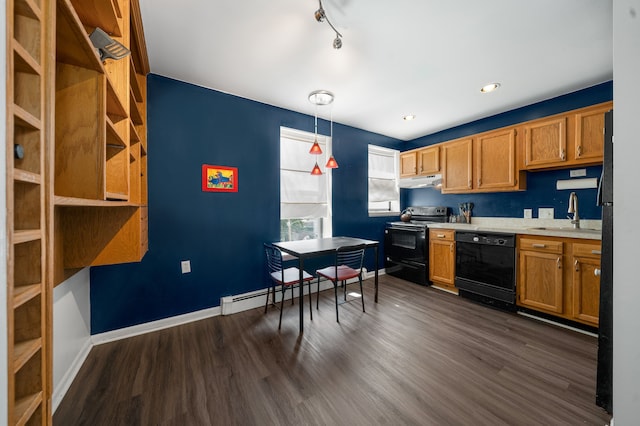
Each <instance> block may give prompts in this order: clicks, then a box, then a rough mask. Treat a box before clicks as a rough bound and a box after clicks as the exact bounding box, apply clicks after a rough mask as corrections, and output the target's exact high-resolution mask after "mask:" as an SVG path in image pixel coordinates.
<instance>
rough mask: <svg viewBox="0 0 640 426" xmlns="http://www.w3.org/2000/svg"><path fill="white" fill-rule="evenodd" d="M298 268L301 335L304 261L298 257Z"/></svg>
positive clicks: (301, 329)
mask: <svg viewBox="0 0 640 426" xmlns="http://www.w3.org/2000/svg"><path fill="white" fill-rule="evenodd" d="M299 259H300V260H299V266H300V281H299V284H298V288H299V289H300V333H302V332H303V331H304V320H303V318H304V294H303V293H304V291H303V290H304V285H303V282H304V281H302V279H303V278H304V277H303V271H304V259H303V258H302V257H299ZM291 297H293V295H291Z"/></svg>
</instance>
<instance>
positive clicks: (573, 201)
mask: <svg viewBox="0 0 640 426" xmlns="http://www.w3.org/2000/svg"><path fill="white" fill-rule="evenodd" d="M567 213H573V219H571V217H570V216H567V217H568V218H569V219H571V224H572V225H573V227H574V228H576V229H578V228H580V215H579V214H578V196H577V195H576V193H575V192H572V193H571V194H569V210H567Z"/></svg>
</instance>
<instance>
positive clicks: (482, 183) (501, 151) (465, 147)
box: [441, 127, 526, 193]
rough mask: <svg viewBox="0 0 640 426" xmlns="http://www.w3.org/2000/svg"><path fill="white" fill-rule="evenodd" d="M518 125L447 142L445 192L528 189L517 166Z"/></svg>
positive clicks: (444, 146) (444, 158) (444, 157)
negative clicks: (516, 127)
mask: <svg viewBox="0 0 640 426" xmlns="http://www.w3.org/2000/svg"><path fill="white" fill-rule="evenodd" d="M516 135H517V133H516V130H515V128H511V127H509V128H505V129H499V130H495V131H491V132H487V133H482V134H478V135H474V136H473V137H472V138H464V139H458V140H456V141H451V142H445V143H443V144H441V147H442V176H443V182H442V192H443V193H468V192H499V191H519V190H522V189H525V185H526V178H525V174H524V172H522V171H520V169H519V168H517V164H518V162H517V152H518V150H517V143H516Z"/></svg>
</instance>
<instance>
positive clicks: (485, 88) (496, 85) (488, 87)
mask: <svg viewBox="0 0 640 426" xmlns="http://www.w3.org/2000/svg"><path fill="white" fill-rule="evenodd" d="M499 87H500V83H489V84H487V85H486V86H483V87H482V89H480V91H481V92H482V93H489V92H493V91H494V90H496V89H497V88H499Z"/></svg>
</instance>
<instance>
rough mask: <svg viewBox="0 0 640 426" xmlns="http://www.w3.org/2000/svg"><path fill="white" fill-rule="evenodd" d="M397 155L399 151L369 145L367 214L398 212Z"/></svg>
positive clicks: (382, 214) (378, 214)
mask: <svg viewBox="0 0 640 426" xmlns="http://www.w3.org/2000/svg"><path fill="white" fill-rule="evenodd" d="M399 157H400V151H397V150H395V149H389V148H383V147H381V146H376V145H369V216H393V215H397V214H399V213H400V190H399V189H398V159H399Z"/></svg>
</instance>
